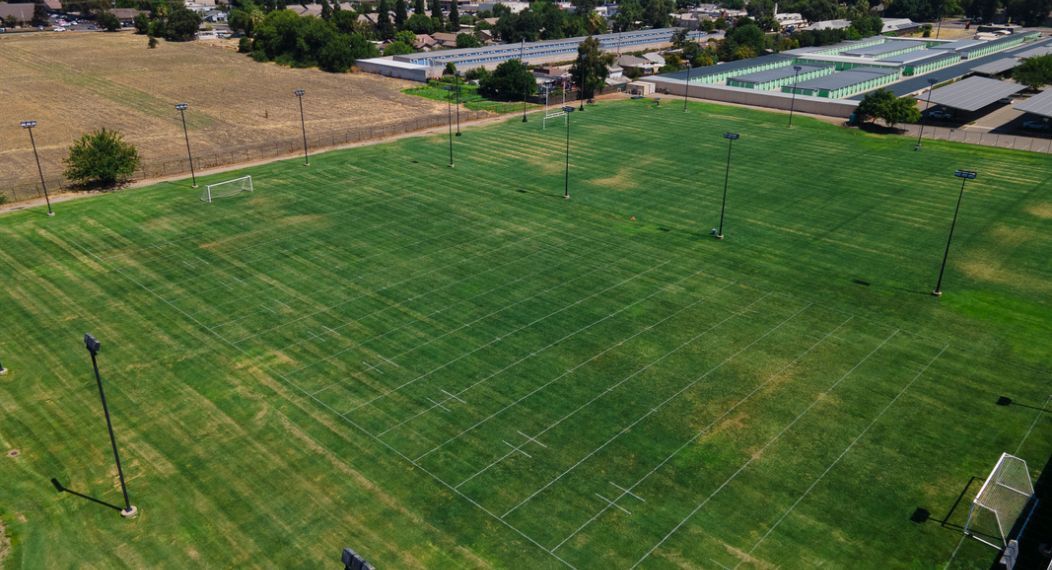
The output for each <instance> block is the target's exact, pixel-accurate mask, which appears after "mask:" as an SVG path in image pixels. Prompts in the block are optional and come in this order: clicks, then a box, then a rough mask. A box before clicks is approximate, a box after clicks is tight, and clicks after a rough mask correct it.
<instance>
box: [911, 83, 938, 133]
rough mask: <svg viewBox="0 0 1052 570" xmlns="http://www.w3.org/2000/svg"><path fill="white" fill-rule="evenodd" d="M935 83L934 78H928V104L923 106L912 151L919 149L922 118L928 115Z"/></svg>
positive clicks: (922, 125) (922, 128)
mask: <svg viewBox="0 0 1052 570" xmlns="http://www.w3.org/2000/svg"><path fill="white" fill-rule="evenodd" d="M935 83H937V80H936V79H935V78H933V77H929V78H928V102H927V103H925V104H924V112H923V113H921V119H920V132H919V133H917V144H916V145H914V146H913V150H920V149H921V137H922V136H924V117H925V115H927V114H928V108H929V107H931V92H932V91H934V90H935Z"/></svg>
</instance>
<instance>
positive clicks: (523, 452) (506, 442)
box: [457, 439, 533, 487]
mask: <svg viewBox="0 0 1052 570" xmlns="http://www.w3.org/2000/svg"><path fill="white" fill-rule="evenodd" d="M501 441H503V442H504V445H506V446H508V447H510V448H511V449H512V451H518V452H519V453H521V454H523V455H525V456H526V457H528V458H530V459H533V456H532V455H530V454H529V453H526V452H525V451H523V450H522V446H524V445H526V442H525V441H524V442H522V443H520V444H519V445H512V444H510V443H508V440H506V439H502V440H501ZM464 483H466V481H464V482H461V483H460V485H463V484H464ZM460 485H457V486H458V487H459V486H460Z"/></svg>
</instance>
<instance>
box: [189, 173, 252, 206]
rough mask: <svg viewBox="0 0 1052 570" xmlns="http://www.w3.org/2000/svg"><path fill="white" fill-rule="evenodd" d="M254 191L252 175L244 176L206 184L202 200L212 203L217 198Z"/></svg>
mask: <svg viewBox="0 0 1052 570" xmlns="http://www.w3.org/2000/svg"><path fill="white" fill-rule="evenodd" d="M252 191H253V187H252V177H251V176H242V177H240V178H234V179H233V180H224V181H222V182H216V183H215V184H208V185H206V186H205V189H204V191H203V192H201V201H202V202H207V203H209V204H211V203H212V201H214V200H215V199H217V198H229V197H231V196H236V195H238V194H240V193H242V192H252Z"/></svg>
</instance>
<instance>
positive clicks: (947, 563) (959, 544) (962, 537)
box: [943, 534, 968, 570]
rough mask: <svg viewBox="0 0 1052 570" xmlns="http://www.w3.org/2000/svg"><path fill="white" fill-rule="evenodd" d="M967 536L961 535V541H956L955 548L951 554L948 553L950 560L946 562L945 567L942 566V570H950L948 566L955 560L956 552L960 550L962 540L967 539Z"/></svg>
mask: <svg viewBox="0 0 1052 570" xmlns="http://www.w3.org/2000/svg"><path fill="white" fill-rule="evenodd" d="M967 536H968V535H967V534H962V535H961V539H960V540H958V541H957V546H956V547H954V549H953V552H952V553H950V559H949V560H947V561H946V565H945V566H943V570H948V569H949V568H950V564H953V559H954V558H957V551H958V550H960V549H961V545H963V544H964V539H965V538H967Z"/></svg>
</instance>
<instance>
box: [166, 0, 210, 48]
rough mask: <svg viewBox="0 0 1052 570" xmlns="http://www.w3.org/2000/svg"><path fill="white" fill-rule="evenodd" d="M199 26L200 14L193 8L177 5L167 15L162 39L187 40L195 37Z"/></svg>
mask: <svg viewBox="0 0 1052 570" xmlns="http://www.w3.org/2000/svg"><path fill="white" fill-rule="evenodd" d="M200 27H201V15H200V14H198V13H197V12H194V11H193V10H188V9H186V8H183V7H178V8H175V9H173V10H172V12H171V14H170V15H169V16H168V23H167V26H166V27H165V34H164V39H166V40H168V41H172V42H188V41H190V40H193V39H194V38H196V37H197V29H198V28H200Z"/></svg>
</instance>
